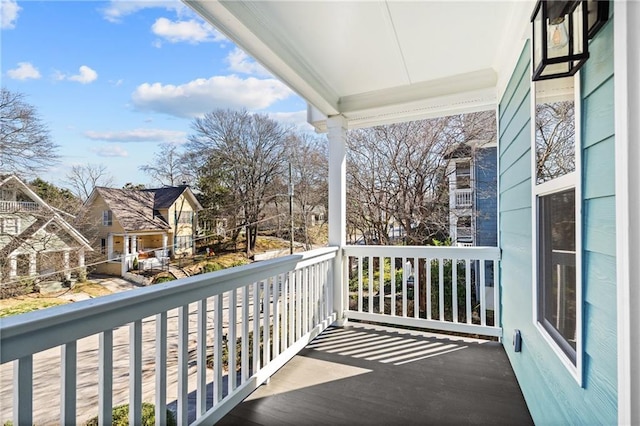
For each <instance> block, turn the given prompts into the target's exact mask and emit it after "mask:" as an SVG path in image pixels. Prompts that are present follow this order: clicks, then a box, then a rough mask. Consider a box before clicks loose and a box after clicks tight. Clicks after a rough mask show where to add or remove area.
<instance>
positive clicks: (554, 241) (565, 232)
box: [538, 189, 577, 362]
mask: <svg viewBox="0 0 640 426" xmlns="http://www.w3.org/2000/svg"><path fill="white" fill-rule="evenodd" d="M575 205H576V204H575V190H574V189H571V190H569V191H563V192H559V193H556V194H552V195H547V196H544V197H540V198H539V215H540V217H539V224H540V228H539V233H540V235H539V244H540V253H539V258H540V279H539V289H538V296H539V299H540V300H539V318H538V319H539V321H540V322H541V323H542V324H543V326H544V327H545V328H546V329H547V331H549V333H550V334H551V336H552V337H553V338H554V340H556V341H557V342H558V344H559V345H560V347H561V348H562V349H563V350H564V352H565V353H566V354H567V355H568V356H569V357H570V359H572V360H573V361H574V362H575V350H576V315H577V313H576V222H575Z"/></svg>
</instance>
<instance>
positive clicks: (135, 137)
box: [84, 129, 187, 144]
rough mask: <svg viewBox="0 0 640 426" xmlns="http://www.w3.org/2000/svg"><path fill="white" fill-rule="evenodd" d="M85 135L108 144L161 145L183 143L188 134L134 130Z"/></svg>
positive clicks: (156, 130) (90, 132)
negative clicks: (157, 143)
mask: <svg viewBox="0 0 640 426" xmlns="http://www.w3.org/2000/svg"><path fill="white" fill-rule="evenodd" d="M84 135H85V136H86V137H87V138H89V139H92V140H100V141H106V142H124V143H126V142H160V143H176V144H179V143H183V142H184V141H185V140H186V137H187V135H186V133H185V132H179V131H175V130H162V129H133V130H124V131H118V132H95V131H88V132H85V133H84Z"/></svg>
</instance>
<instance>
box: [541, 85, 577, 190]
mask: <svg viewBox="0 0 640 426" xmlns="http://www.w3.org/2000/svg"><path fill="white" fill-rule="evenodd" d="M573 92H574V91H573V77H568V78H560V79H553V80H544V81H540V82H536V183H537V184H540V183H544V182H547V181H550V180H552V179H555V178H558V177H560V176H563V175H565V174H567V173H571V172H573V171H574V170H575V169H576V166H575V103H574V101H573Z"/></svg>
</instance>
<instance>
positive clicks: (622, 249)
mask: <svg viewBox="0 0 640 426" xmlns="http://www.w3.org/2000/svg"><path fill="white" fill-rule="evenodd" d="M613 20H614V34H613V40H614V42H613V43H614V44H613V50H614V55H613V57H614V78H615V89H614V90H615V138H616V147H615V148H616V149H615V154H616V268H617V279H616V284H617V286H616V288H617V303H618V312H617V313H618V330H617V334H618V424H621V425H638V424H640V404H638V401H640V352H639V351H638V347H640V321H638V318H640V286H639V285H638V276H640V263H639V262H638V259H640V246H639V245H638V241H640V223H639V222H638V220H637V217H638V216H637V215H638V211H640V186H639V185H638V182H640V169H639V168H638V164H640V144H638V141H639V140H640V122H638V117H639V116H640V81H639V80H638V75H640V41H639V40H640V27H639V26H638V22H640V3H637V2H632V1H629V2H628V1H616V2H614V13H613Z"/></svg>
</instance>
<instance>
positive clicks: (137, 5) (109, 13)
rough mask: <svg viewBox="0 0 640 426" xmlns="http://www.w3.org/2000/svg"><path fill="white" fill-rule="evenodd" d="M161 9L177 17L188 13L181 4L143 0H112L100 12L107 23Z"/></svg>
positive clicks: (175, 0) (187, 9)
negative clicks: (142, 12)
mask: <svg viewBox="0 0 640 426" xmlns="http://www.w3.org/2000/svg"><path fill="white" fill-rule="evenodd" d="M150 8H161V9H167V10H175V11H176V12H177V13H178V15H182V14H184V13H188V12H189V10H190V9H189V8H188V7H187V6H186V5H184V4H183V3H181V2H179V1H177V0H174V1H167V0H164V1H157V0H144V1H140V0H138V1H122V0H112V1H111V2H109V5H108V6H107V7H105V8H104V9H102V10H101V12H102V14H103V16H104V19H106V20H107V21H109V22H120V21H121V19H122V18H123V17H125V16H127V15H132V14H134V13H136V12H138V11H140V10H143V9H150Z"/></svg>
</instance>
